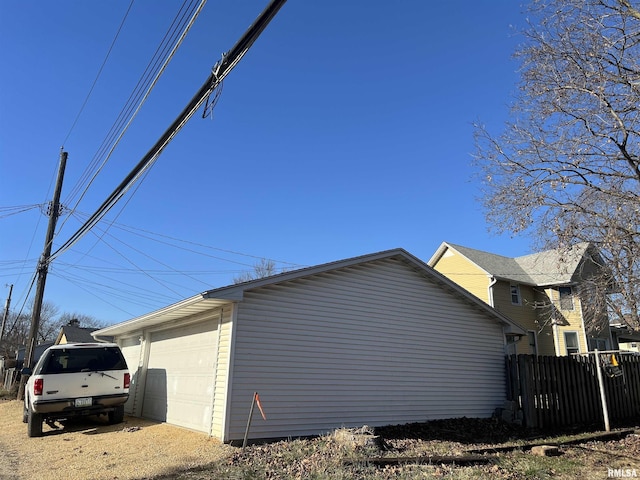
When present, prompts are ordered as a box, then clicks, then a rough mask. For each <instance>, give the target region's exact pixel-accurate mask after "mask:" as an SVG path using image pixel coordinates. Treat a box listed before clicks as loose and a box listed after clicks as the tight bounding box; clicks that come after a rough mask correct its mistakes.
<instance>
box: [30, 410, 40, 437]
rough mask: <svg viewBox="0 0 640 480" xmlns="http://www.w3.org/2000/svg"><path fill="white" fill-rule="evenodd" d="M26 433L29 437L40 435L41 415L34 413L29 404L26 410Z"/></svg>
mask: <svg viewBox="0 0 640 480" xmlns="http://www.w3.org/2000/svg"><path fill="white" fill-rule="evenodd" d="M27 435H28V436H29V437H41V436H42V415H41V414H39V413H35V412H34V411H33V410H32V409H31V405H29V410H28V412H27Z"/></svg>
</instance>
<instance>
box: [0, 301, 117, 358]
mask: <svg viewBox="0 0 640 480" xmlns="http://www.w3.org/2000/svg"><path fill="white" fill-rule="evenodd" d="M59 310H60V309H59V307H57V306H56V305H54V304H53V303H51V302H47V301H45V302H43V304H42V310H41V312H40V328H39V330H38V336H37V338H36V343H37V344H41V343H45V342H51V341H54V340H55V339H56V337H57V336H58V333H60V329H61V328H62V326H63V325H66V324H67V323H69V320H71V319H78V320H79V322H80V326H82V327H103V326H105V324H104V323H103V322H100V321H98V320H96V319H95V318H94V317H91V316H90V315H85V314H81V313H68V312H64V313H62V314H60V315H58V312H59ZM31 316H32V313H31V311H25V312H15V311H10V312H9V315H8V320H7V328H6V331H5V333H4V336H3V338H2V342H0V355H2V356H7V357H12V356H13V355H14V354H15V352H16V350H17V349H18V348H20V347H23V346H25V345H26V344H27V340H28V338H29V329H30V326H31Z"/></svg>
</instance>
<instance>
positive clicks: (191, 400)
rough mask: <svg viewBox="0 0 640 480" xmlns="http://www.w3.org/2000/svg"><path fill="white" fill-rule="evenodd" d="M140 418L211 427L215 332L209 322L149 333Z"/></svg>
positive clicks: (204, 429) (188, 426) (206, 430)
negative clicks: (147, 358)
mask: <svg viewBox="0 0 640 480" xmlns="http://www.w3.org/2000/svg"><path fill="white" fill-rule="evenodd" d="M149 336H150V342H149V360H148V362H147V370H146V378H145V385H144V396H143V398H144V402H143V405H142V416H143V417H146V418H150V419H153V420H159V421H163V422H167V423H171V424H173V425H179V426H182V427H186V428H190V429H194V430H200V431H205V432H207V433H208V425H210V424H211V417H212V409H213V393H214V373H215V370H216V369H215V366H216V365H215V362H216V348H215V346H216V344H217V329H216V324H215V323H214V322H213V321H212V320H209V321H204V322H198V323H194V324H191V325H186V326H181V327H179V328H171V329H167V330H160V331H156V332H151V333H150V334H149Z"/></svg>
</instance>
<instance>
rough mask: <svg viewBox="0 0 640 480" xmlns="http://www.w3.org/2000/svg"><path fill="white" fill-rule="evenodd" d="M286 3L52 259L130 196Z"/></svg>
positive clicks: (278, 3)
mask: <svg viewBox="0 0 640 480" xmlns="http://www.w3.org/2000/svg"><path fill="white" fill-rule="evenodd" d="M285 1H286V0H272V2H271V3H270V4H269V5H268V6H267V7H266V8H265V9H264V10H263V12H262V13H261V14H260V16H259V17H258V18H257V19H256V21H255V22H254V23H253V24H252V25H251V26H250V27H249V29H248V30H247V32H245V34H244V35H243V36H242V37H241V38H240V40H239V41H238V42H237V43H236V44H235V45H234V46H233V48H232V49H231V50H230V51H229V53H228V54H227V55H225V56H223V58H222V60H221V62H220V63H219V65H218V68H217V69H216V70H215V71H214V72H212V73H211V75H209V77H208V78H207V80H206V81H205V83H204V84H203V85H202V86H201V87H200V90H198V92H196V94H195V95H194V97H193V98H192V99H191V101H190V102H189V103H188V104H187V106H186V107H185V108H184V109H183V110H182V112H181V113H180V114H179V115H178V117H177V118H176V119H175V120H174V122H173V123H172V124H171V125H170V126H169V128H168V129H167V130H166V131H165V132H164V134H163V135H162V136H161V137H160V139H159V140H158V141H157V142H156V143H155V145H154V146H153V147H152V148H151V149H150V150H149V151H148V152H147V154H146V155H145V156H144V157H143V158H142V159H141V160H140V161H139V162H138V164H137V165H136V166H135V167H134V169H133V170H132V171H131V172H130V173H129V175H127V177H126V178H125V179H124V180H123V181H122V182H121V183H120V185H118V186H117V187H116V189H115V190H114V191H113V192H112V193H111V194H110V195H109V196H108V197H107V199H106V200H105V201H104V202H103V203H102V204H101V205H100V207H98V209H97V210H96V211H95V212H94V213H93V214H92V215H91V217H90V218H89V220H87V222H85V224H84V225H82V226H81V227H80V228H79V229H78V230H77V231H76V232H75V233H74V234H73V235H72V236H71V237H70V238H69V239H68V240H67V241H66V242H65V243H64V244H63V245H62V246H61V247H60V248H58V250H56V251H55V252H54V253H53V254H52V255H51V257H50V259H51V260H53V259H55V258H56V257H57V256H59V255H60V254H62V253H63V252H64V251H66V250H68V249H69V248H71V247H72V246H73V245H75V243H76V242H78V241H79V240H80V239H81V238H82V237H83V236H84V235H85V234H86V233H87V232H88V231H89V230H91V228H93V227H94V226H95V225H96V224H97V223H98V222H99V221H100V220H101V219H102V218H103V217H104V216H105V215H106V214H107V213H108V212H109V211H110V210H111V209H112V208H113V206H114V205H115V204H116V203H117V202H118V201H119V200H120V199H121V198H122V197H123V196H124V195H125V194H126V193H127V191H128V190H129V189H130V188H131V187H132V186H133V184H135V183H136V182H137V180H138V179H139V178H140V177H141V175H143V174H144V173H145V172H146V171H147V170H148V169H150V168H151V167H152V166H153V164H154V163H155V161H156V160H157V159H158V157H159V156H160V154H161V153H162V151H163V150H164V149H165V148H166V146H167V145H168V144H169V143H170V142H171V140H173V138H174V137H175V136H176V135H177V134H178V132H179V131H180V130H181V129H182V127H183V126H184V125H185V124H186V123H187V122H188V121H189V119H190V118H191V117H192V116H193V114H194V113H195V112H196V111H197V110H198V109H199V108H200V106H201V105H202V104H203V103H204V102H205V100H206V99H207V98H208V97H209V95H210V94H211V93H212V92H213V91H214V90H215V89H216V87H217V86H218V85H219V84H220V82H222V81H223V80H224V78H225V77H226V76H227V75H228V74H229V73H230V72H231V70H232V69H233V68H234V67H235V66H236V65H237V64H238V62H239V61H240V59H241V58H242V57H244V55H245V54H246V52H247V51H248V50H249V48H250V47H251V46H252V45H253V43H254V42H255V41H256V40H257V38H258V37H259V36H260V34H261V33H262V31H263V30H264V29H265V28H266V26H267V25H268V24H269V22H270V21H271V20H272V19H273V17H274V16H275V15H276V14H277V12H278V11H279V10H280V8H281V7H282V5H284V3H285Z"/></svg>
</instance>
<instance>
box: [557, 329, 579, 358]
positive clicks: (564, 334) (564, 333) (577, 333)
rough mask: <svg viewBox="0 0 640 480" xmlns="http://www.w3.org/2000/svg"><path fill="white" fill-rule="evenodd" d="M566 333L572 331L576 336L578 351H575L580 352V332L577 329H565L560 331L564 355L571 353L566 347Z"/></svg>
mask: <svg viewBox="0 0 640 480" xmlns="http://www.w3.org/2000/svg"><path fill="white" fill-rule="evenodd" d="M568 333H574V334H575V336H576V342H577V344H578V351H577V352H576V353H581V350H580V333H579V332H578V331H577V330H565V331H564V332H562V334H563V337H564V353H565V355H571V354H570V353H569V349H568V348H567V334H568Z"/></svg>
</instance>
